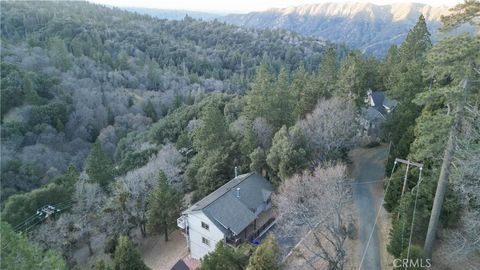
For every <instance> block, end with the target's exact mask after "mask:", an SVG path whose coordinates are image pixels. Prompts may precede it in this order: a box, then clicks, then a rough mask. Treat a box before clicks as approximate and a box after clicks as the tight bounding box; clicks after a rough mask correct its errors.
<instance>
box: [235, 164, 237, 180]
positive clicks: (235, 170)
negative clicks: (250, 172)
mask: <svg viewBox="0 0 480 270" xmlns="http://www.w3.org/2000/svg"><path fill="white" fill-rule="evenodd" d="M237 176H238V167H237V166H235V178H237Z"/></svg>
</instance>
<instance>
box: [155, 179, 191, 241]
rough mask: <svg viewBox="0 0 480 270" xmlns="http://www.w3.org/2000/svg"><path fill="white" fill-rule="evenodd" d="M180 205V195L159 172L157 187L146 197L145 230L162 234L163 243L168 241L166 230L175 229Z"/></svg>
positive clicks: (180, 208)
mask: <svg viewBox="0 0 480 270" xmlns="http://www.w3.org/2000/svg"><path fill="white" fill-rule="evenodd" d="M182 204H183V200H182V196H181V194H180V193H179V192H177V191H176V190H175V189H174V188H173V187H172V186H170V185H169V184H168V181H167V176H166V175H165V173H164V172H163V171H160V173H159V175H158V178H157V185H156V186H155V187H154V189H153V190H152V192H151V193H150V194H149V197H148V210H147V230H148V231H149V232H151V233H159V234H160V233H164V236H165V241H168V230H169V229H172V228H175V226H176V221H177V218H178V217H179V216H180V213H181V210H182Z"/></svg>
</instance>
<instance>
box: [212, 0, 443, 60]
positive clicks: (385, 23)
mask: <svg viewBox="0 0 480 270" xmlns="http://www.w3.org/2000/svg"><path fill="white" fill-rule="evenodd" d="M448 9H449V8H448V7H447V6H438V7H434V6H430V5H427V4H420V3H399V4H386V5H377V4H372V3H358V2H357V3H349V2H343V3H320V4H305V5H300V6H294V7H287V8H273V9H268V10H266V11H256V12H250V13H247V14H229V15H227V16H224V17H221V18H219V20H222V21H224V22H227V23H230V24H235V25H239V26H244V27H252V28H260V29H263V28H273V29H285V30H288V31H292V32H297V33H300V34H303V35H307V36H313V37H317V38H321V39H325V40H329V41H331V42H335V43H345V44H347V45H349V46H351V47H354V48H358V49H360V50H361V51H362V52H364V53H368V54H374V55H376V56H383V55H384V54H385V53H386V52H387V50H388V48H389V47H390V45H391V44H397V45H398V44H400V43H401V42H402V41H403V40H404V38H405V37H406V34H407V33H408V30H410V28H412V27H413V26H414V24H415V23H416V21H417V20H418V17H419V16H420V15H421V14H423V15H424V17H425V19H426V21H427V23H428V26H429V30H430V32H431V33H435V32H436V31H437V29H438V27H439V26H440V18H441V16H442V15H447V14H448V13H449V11H448ZM433 39H434V40H435V36H434V37H433Z"/></svg>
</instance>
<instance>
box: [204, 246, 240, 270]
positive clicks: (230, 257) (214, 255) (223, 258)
mask: <svg viewBox="0 0 480 270" xmlns="http://www.w3.org/2000/svg"><path fill="white" fill-rule="evenodd" d="M247 263H248V255H246V254H244V252H242V250H241V249H238V250H235V249H233V248H231V247H229V246H227V245H225V244H224V243H223V242H222V241H220V242H218V244H217V246H216V247H215V251H214V252H210V253H208V254H207V255H206V256H205V257H203V259H202V265H201V267H200V270H225V269H228V270H243V269H245V266H246V265H247Z"/></svg>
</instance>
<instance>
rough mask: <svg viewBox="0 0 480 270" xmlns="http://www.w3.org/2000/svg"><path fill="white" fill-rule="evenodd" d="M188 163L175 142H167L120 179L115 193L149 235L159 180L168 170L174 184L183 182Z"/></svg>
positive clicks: (124, 208)
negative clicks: (150, 212)
mask: <svg viewBox="0 0 480 270" xmlns="http://www.w3.org/2000/svg"><path fill="white" fill-rule="evenodd" d="M184 166H185V161H184V157H183V156H182V155H181V154H180V153H179V152H178V151H177V149H176V148H175V146H173V145H172V144H167V145H165V146H163V147H162V149H161V150H160V151H159V153H158V154H157V155H156V156H155V157H153V158H152V159H151V160H150V161H149V162H148V163H147V164H146V165H145V166H143V167H141V168H138V169H135V170H132V171H129V172H128V173H127V174H126V175H125V177H121V178H119V179H118V182H117V188H116V190H115V195H116V197H117V198H118V200H119V202H120V204H121V209H122V210H123V212H124V213H126V214H127V216H129V217H130V218H131V219H132V220H133V221H134V223H135V224H134V225H135V226H139V227H140V231H141V232H142V235H143V236H144V237H145V236H146V235H147V232H146V228H145V226H146V221H147V220H146V219H147V214H146V211H147V199H148V194H149V193H150V191H151V190H152V188H153V186H154V185H155V184H156V179H157V176H158V174H159V172H160V171H163V172H165V174H166V176H167V179H168V181H169V183H170V184H173V183H175V184H180V183H181V181H182V179H183V178H182V175H181V173H182V172H183V169H184Z"/></svg>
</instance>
